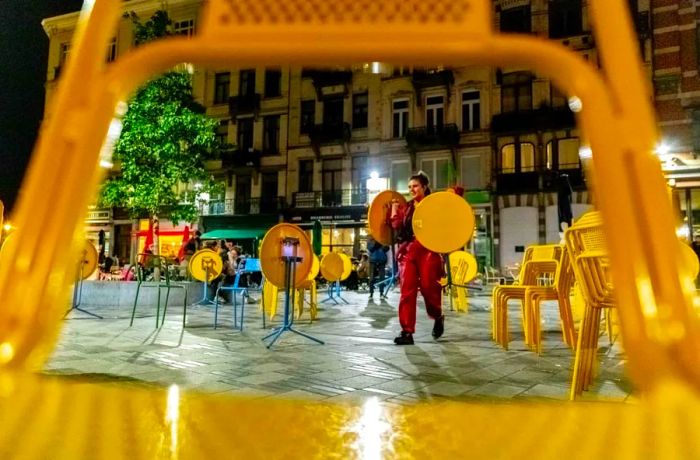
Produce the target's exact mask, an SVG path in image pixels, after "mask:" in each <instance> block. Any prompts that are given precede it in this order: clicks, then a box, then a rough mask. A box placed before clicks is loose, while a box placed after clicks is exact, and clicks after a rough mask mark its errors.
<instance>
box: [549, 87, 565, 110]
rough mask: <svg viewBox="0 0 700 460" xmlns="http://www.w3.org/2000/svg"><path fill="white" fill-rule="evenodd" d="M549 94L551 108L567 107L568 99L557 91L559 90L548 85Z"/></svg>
mask: <svg viewBox="0 0 700 460" xmlns="http://www.w3.org/2000/svg"><path fill="white" fill-rule="evenodd" d="M549 93H550V98H551V101H552V102H551V103H552V107H568V105H569V98H568V97H566V94H564V93H562V92H561V91H559V89H558V88H557V87H556V86H554V85H552V84H550V85H549Z"/></svg>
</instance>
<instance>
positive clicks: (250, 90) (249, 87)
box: [238, 69, 255, 96]
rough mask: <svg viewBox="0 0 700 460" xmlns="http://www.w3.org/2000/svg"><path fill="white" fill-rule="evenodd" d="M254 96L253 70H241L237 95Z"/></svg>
mask: <svg viewBox="0 0 700 460" xmlns="http://www.w3.org/2000/svg"><path fill="white" fill-rule="evenodd" d="M253 94H255V69H246V70H241V72H240V73H239V79H238V95H239V96H252V95H253Z"/></svg>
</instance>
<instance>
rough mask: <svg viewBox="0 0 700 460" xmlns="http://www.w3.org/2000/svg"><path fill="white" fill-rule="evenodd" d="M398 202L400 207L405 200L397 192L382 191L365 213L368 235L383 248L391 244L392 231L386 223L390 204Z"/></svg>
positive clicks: (389, 213) (389, 214) (389, 212)
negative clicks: (394, 201)
mask: <svg viewBox="0 0 700 460" xmlns="http://www.w3.org/2000/svg"><path fill="white" fill-rule="evenodd" d="M393 200H398V201H399V203H400V204H401V205H405V204H406V198H404V197H403V195H401V194H400V193H399V192H395V191H393V190H384V191H383V192H381V193H379V194H378V195H377V196H376V197H375V198H374V199H373V200H372V203H371V204H370V205H369V211H368V212H367V226H368V227H369V234H370V235H372V238H374V239H375V240H377V241H379V242H380V243H381V244H383V245H385V246H389V245H391V244H392V243H393V241H392V239H391V235H392V229H391V225H390V224H389V223H388V218H389V217H390V216H391V202H392V201H393Z"/></svg>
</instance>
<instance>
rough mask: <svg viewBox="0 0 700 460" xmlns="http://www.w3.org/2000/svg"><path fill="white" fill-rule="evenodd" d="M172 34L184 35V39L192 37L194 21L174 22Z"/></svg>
mask: <svg viewBox="0 0 700 460" xmlns="http://www.w3.org/2000/svg"><path fill="white" fill-rule="evenodd" d="M173 32H175V35H184V36H186V37H191V36H192V35H194V19H186V20H184V21H176V22H175V23H174V24H173Z"/></svg>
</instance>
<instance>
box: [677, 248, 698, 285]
mask: <svg viewBox="0 0 700 460" xmlns="http://www.w3.org/2000/svg"><path fill="white" fill-rule="evenodd" d="M680 244H681V262H682V263H683V265H685V266H686V267H688V268H690V272H691V273H692V275H693V278H697V277H698V272H700V261H699V260H698V255H697V254H695V251H693V248H691V247H690V246H688V245H687V244H685V243H683V242H681V243H680Z"/></svg>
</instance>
